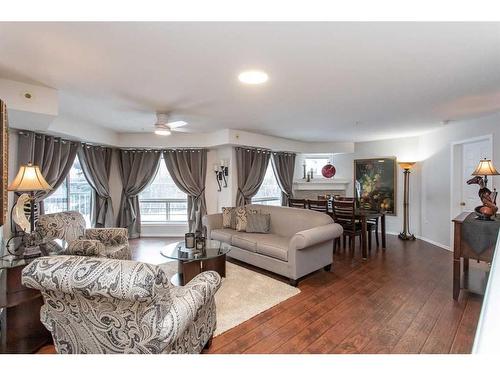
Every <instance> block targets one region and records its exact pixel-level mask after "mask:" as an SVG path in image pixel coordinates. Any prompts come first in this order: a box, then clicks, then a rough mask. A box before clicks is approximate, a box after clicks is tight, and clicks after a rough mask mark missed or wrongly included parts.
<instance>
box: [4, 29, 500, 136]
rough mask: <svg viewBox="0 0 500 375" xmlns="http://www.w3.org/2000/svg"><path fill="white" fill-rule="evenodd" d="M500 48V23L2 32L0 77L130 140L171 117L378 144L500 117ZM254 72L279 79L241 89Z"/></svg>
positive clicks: (202, 128)
mask: <svg viewBox="0 0 500 375" xmlns="http://www.w3.org/2000/svg"><path fill="white" fill-rule="evenodd" d="M499 46H500V23H305V22H303V23H289V22H288V23H262V22H259V23H257V22H255V23H216V22H212V23H175V22H162V23H0V77H1V78H7V79H12V80H18V81H22V82H26V83H34V84H40V85H44V86H48V87H52V88H56V89H58V90H59V97H60V116H62V117H66V118H69V119H75V120H78V121H79V122H84V123H89V124H92V125H97V126H102V127H105V128H108V129H112V130H114V131H116V132H120V133H121V132H149V131H152V129H153V127H152V125H153V123H154V121H155V116H154V113H155V111H173V119H179V120H180V119H182V120H186V121H188V122H189V123H190V127H191V129H193V130H194V131H199V132H209V131H213V130H217V129H223V128H231V129H241V130H247V131H252V132H256V133H262V134H268V135H274V136H280V137H285V138H291V139H297V140H303V141H367V140H375V139H382V138H391V137H400V136H407V135H418V134H421V133H423V132H426V131H429V130H432V129H435V128H438V127H441V126H453V120H460V119H464V118H471V117H479V116H482V115H485V114H489V113H493V112H497V111H500V69H499V67H500V48H499ZM249 68H257V69H262V70H265V71H266V72H267V73H268V74H269V77H270V79H269V81H268V82H267V83H266V84H264V85H262V86H245V85H243V84H241V83H239V82H238V80H237V75H238V73H239V72H240V71H242V70H244V69H249ZM443 120H452V121H451V122H450V123H449V124H447V125H443V124H442V123H441V122H442V121H443Z"/></svg>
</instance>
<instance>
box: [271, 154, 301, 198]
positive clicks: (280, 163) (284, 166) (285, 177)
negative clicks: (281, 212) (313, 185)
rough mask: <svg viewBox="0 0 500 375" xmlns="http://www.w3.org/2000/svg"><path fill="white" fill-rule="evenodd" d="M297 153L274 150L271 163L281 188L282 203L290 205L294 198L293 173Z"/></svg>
mask: <svg viewBox="0 0 500 375" xmlns="http://www.w3.org/2000/svg"><path fill="white" fill-rule="evenodd" d="M295 156H296V155H295V154H294V153H290V152H273V153H272V155H271V164H272V166H273V171H274V175H275V176H276V180H277V181H278V185H279V187H280V189H281V205H282V206H288V200H289V199H290V198H293V174H294V170H295Z"/></svg>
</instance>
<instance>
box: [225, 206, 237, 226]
mask: <svg viewBox="0 0 500 375" xmlns="http://www.w3.org/2000/svg"><path fill="white" fill-rule="evenodd" d="M222 226H223V227H224V228H230V229H236V207H222Z"/></svg>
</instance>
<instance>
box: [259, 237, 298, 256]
mask: <svg viewBox="0 0 500 375" xmlns="http://www.w3.org/2000/svg"><path fill="white" fill-rule="evenodd" d="M289 242H290V238H288V237H282V236H277V235H274V234H266V235H263V237H262V238H261V239H260V240H259V241H258V242H257V253H259V254H262V255H267V256H269V257H271V258H276V259H279V260H282V261H285V262H287V261H288V244H289Z"/></svg>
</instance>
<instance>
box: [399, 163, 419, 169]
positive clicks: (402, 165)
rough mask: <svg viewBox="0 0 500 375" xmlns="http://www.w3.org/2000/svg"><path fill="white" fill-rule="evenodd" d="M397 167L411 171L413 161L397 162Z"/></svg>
mask: <svg viewBox="0 0 500 375" xmlns="http://www.w3.org/2000/svg"><path fill="white" fill-rule="evenodd" d="M398 164H399V166H400V167H401V168H403V169H411V167H413V166H414V165H415V162H414V161H399V162H398Z"/></svg>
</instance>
